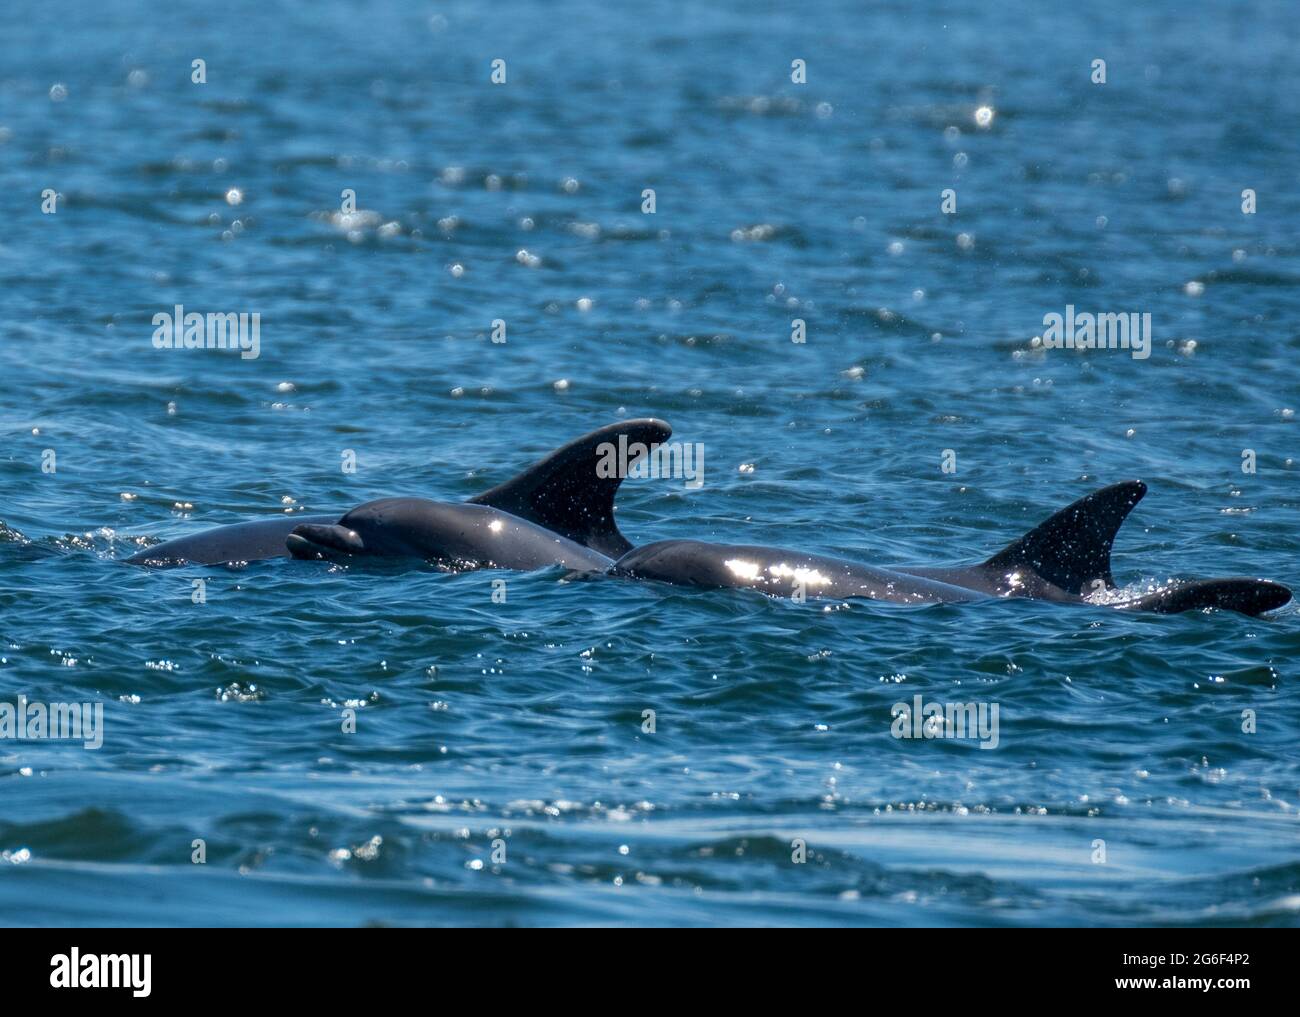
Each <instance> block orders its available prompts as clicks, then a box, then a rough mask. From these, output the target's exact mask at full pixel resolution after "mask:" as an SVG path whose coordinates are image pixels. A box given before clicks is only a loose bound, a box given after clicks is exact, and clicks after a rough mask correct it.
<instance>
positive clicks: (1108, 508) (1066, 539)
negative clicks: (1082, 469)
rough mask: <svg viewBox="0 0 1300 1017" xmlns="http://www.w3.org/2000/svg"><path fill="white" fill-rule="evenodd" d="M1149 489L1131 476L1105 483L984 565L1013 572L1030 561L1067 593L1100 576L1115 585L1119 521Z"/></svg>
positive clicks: (1081, 590)
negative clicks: (1113, 558)
mask: <svg viewBox="0 0 1300 1017" xmlns="http://www.w3.org/2000/svg"><path fill="white" fill-rule="evenodd" d="M1146 493H1147V486H1146V484H1144V483H1142V481H1140V480H1128V481H1125V482H1123V483H1121V484H1112V485H1111V486H1110V487H1103V488H1102V489H1101V490H1100V491H1094V492H1093V493H1092V494H1089V495H1086V496H1085V497H1083V498H1080V499H1079V500H1078V501H1076V502H1075V503H1074V504H1072V505H1068V506H1066V507H1065V508H1063V509H1061V511H1060V512H1058V513H1056V515H1054V516H1052V517H1051V518H1050V519H1048V520H1047V521H1046V522H1045V523H1042V524H1041V525H1039V526H1037V527H1035V528H1034V529H1032V530H1030V531H1029V532H1028V533H1026V534H1025V535H1024V536H1023V537H1021V538H1020V539H1019V540H1017V541H1016V542H1015V543H1013V544H1009V545H1008V546H1007V547H1005V548H1003V549H1002V550H1001V551H999V552H998V553H997V554H995V555H994V556H993V557H992V558H990V559H989V560H988V561H986V562H985V563H984V565H983V566H982V567H983V568H985V569H988V570H990V571H998V572H1008V573H1009V572H1013V571H1015V570H1016V569H1020V568H1025V567H1028V568H1030V569H1032V570H1033V572H1034V573H1035V574H1037V575H1038V576H1040V577H1041V578H1043V579H1044V580H1046V581H1047V582H1049V583H1051V584H1052V585H1053V586H1056V587H1058V588H1059V589H1062V590H1065V591H1066V592H1067V593H1074V594H1079V593H1085V592H1088V591H1089V587H1091V586H1092V584H1093V583H1094V581H1096V580H1098V579H1100V580H1101V581H1102V582H1104V583H1105V584H1106V587H1107V589H1110V588H1112V587H1114V585H1115V580H1114V578H1113V577H1112V576H1111V574H1110V546H1111V543H1112V542H1113V541H1114V540H1115V534H1116V533H1117V532H1118V531H1119V528H1120V524H1121V523H1123V522H1124V519H1125V517H1127V516H1128V514H1129V513H1130V512H1131V511H1132V510H1133V506H1134V505H1136V504H1137V503H1138V502H1139V501H1141V500H1142V496H1143V495H1144V494H1146Z"/></svg>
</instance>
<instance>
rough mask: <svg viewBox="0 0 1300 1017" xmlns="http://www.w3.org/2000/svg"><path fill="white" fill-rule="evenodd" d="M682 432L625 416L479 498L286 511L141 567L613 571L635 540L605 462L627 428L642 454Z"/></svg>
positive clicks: (143, 557)
mask: <svg viewBox="0 0 1300 1017" xmlns="http://www.w3.org/2000/svg"><path fill="white" fill-rule="evenodd" d="M670 434H672V428H670V427H669V426H668V425H667V424H665V423H664V422H663V421H661V420H654V419H650V418H647V419H641V420H624V421H619V422H618V423H614V424H609V425H607V426H605V427H601V428H598V429H597V430H595V431H592V432H591V433H590V434H585V435H583V436H582V437H581V438H576V439H574V440H573V441H571V442H569V443H568V444H567V445H564V446H563V447H561V448H560V449H557V450H556V451H555V452H552V453H551V454H550V455H548V456H547V457H546V458H544V459H542V460H541V461H540V462H537V463H535V464H534V465H532V466H530V467H529V468H528V469H526V470H524V472H523V473H521V474H519V475H518V476H516V477H514V478H513V479H511V480H508V481H506V482H505V483H504V484H500V485H498V486H497V487H494V488H492V489H491V490H490V491H485V492H484V493H482V494H480V495H477V496H476V497H474V498H471V499H469V501H468V502H435V501H429V500H427V499H423V498H385V499H382V500H380V501H373V502H368V503H366V504H365V505H361V506H358V507H357V508H355V509H353V510H352V511H350V512H348V513H346V514H344V515H342V516H341V517H340V516H339V515H338V514H331V515H310V516H305V515H284V516H275V517H273V518H270V519H261V520H257V521H255V522H249V523H235V524H233V525H230V526H218V527H216V528H214V529H210V530H204V531H203V532H202V533H197V534H194V535H193V536H187V537H179V538H177V539H175V540H169V541H166V542H164V543H161V544H155V545H153V546H152V547H148V548H146V549H144V550H143V551H139V552H137V553H136V554H133V555H131V557H129V558H127V559H125V560H126V561H127V562H130V563H131V564H135V565H176V564H182V563H193V564H199V565H221V564H233V563H242V562H250V561H261V560H264V559H267V558H284V557H289V556H293V557H295V558H328V559H338V558H343V557H346V556H356V555H383V556H397V555H401V556H413V557H420V558H428V559H433V560H436V561H439V562H441V563H443V564H446V565H448V566H449V567H453V568H467V567H496V568H518V569H530V568H540V567H542V566H544V565H564V566H567V567H569V568H571V569H580V570H588V569H604V568H606V567H608V566H609V565H610V564H611V562H612V560H613V559H614V558H617V557H618V556H619V555H621V554H623V553H624V552H626V551H628V550H630V549H631V547H632V545H631V543H630V542H629V541H628V540H627V538H626V537H624V536H623V534H622V533H620V532H619V530H618V526H617V525H616V524H615V522H614V496H615V494H616V493H617V492H618V487H619V484H621V483H622V482H623V478H622V477H619V476H612V477H611V476H601V475H600V474H601V471H599V470H598V469H597V464H598V463H599V461H600V460H601V459H602V458H603V456H604V455H605V448H606V446H608V445H611V444H612V445H617V443H618V441H619V438H620V436H622V437H623V438H624V440H625V442H626V443H627V444H628V446H629V449H630V451H631V456H632V458H633V459H636V458H639V457H640V455H644V454H645V452H647V451H649V450H650V447H651V446H652V445H655V444H658V443H660V442H662V441H663V440H664V439H665V438H667V437H668V436H669V435H670Z"/></svg>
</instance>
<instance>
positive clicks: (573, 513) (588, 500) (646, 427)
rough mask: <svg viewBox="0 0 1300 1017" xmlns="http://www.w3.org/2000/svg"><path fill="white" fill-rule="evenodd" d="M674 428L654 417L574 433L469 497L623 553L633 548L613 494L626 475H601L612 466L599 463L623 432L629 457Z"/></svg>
mask: <svg viewBox="0 0 1300 1017" xmlns="http://www.w3.org/2000/svg"><path fill="white" fill-rule="evenodd" d="M672 433H673V429H672V428H671V427H669V426H668V425H667V424H666V423H664V422H663V421H662V420H655V419H653V418H645V419H641V420H623V421H619V422H618V423H617V424H609V425H607V426H606V427H601V428H598V429H597V430H595V431H592V432H591V433H590V434H584V435H583V436H582V437H581V438H575V439H574V440H573V441H571V442H569V443H568V444H567V445H565V446H564V447H563V448H559V449H556V451H554V452H552V453H551V454H550V455H549V456H547V457H546V458H545V459H543V460H541V462H538V463H535V464H533V465H532V466H530V467H529V468H528V469H526V470H524V472H523V473H521V474H519V476H517V477H515V478H513V479H512V480H507V481H506V482H505V483H504V484H499V485H498V486H496V487H494V488H492V490H490V491H484V492H483V493H482V494H480V495H478V496H476V497H474V498H471V499H469V500H470V501H471V502H472V503H474V504H476V505H489V506H491V507H492V508H496V509H500V510H501V511H503V512H509V513H510V514H511V515H516V516H519V517H520V518H522V519H527V520H528V521H529V522H532V523H536V524H537V525H538V526H544V527H546V529H548V530H553V531H554V532H556V533H558V534H560V535H561V536H564V537H568V538H569V539H570V540H572V541H575V542H577V543H579V544H582V545H583V546H584V547H590V548H591V549H592V550H594V551H599V552H600V553H601V554H605V555H608V556H609V557H611V558H619V557H622V556H623V555H624V554H626V553H627V552H628V551H630V550H632V544H631V542H630V541H629V540H628V539H627V538H626V537H624V536H623V534H621V533H619V531H618V526H617V525H615V523H614V495H615V494H617V493H618V486H619V484H621V483H622V482H623V477H621V476H601V473H602V472H608V471H601V470H598V469H597V467H598V465H599V464H600V462H601V461H602V460H603V459H607V457H608V455H609V452H610V449H611V448H612V449H613V450H614V452H615V455H617V450H618V449H619V448H620V443H619V439H620V438H622V439H623V445H622V447H623V448H625V449H627V462H628V463H630V462H632V461H634V460H635V459H637V458H639V456H634V455H633V452H634V451H635V449H634V446H637V445H641V446H644V448H645V449H646V450H648V449H649V447H650V446H651V445H657V444H660V443H662V442H663V441H664V440H665V439H666V438H668V436H669V435H671V434H672Z"/></svg>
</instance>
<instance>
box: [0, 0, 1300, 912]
mask: <svg viewBox="0 0 1300 1017" xmlns="http://www.w3.org/2000/svg"><path fill="white" fill-rule="evenodd" d="M1294 13H1295V12H1294V8H1293V6H1292V5H1290V4H1285V3H1278V4H1262V5H1258V6H1253V5H1252V6H1243V5H1230V4H1226V3H1225V4H1211V5H1208V6H1198V7H1197V8H1196V9H1195V10H1194V11H1193V10H1192V9H1189V8H1188V7H1187V6H1186V5H1185V4H1180V3H1174V2H1169V0H1157V2H1152V3H1146V4H1141V5H1136V4H1128V3H1120V2H1118V0H1102V2H1099V3H1095V4H1089V5H1086V7H1077V8H1076V7H1074V6H1071V5H1058V4H1042V3H1037V2H1033V0H1010V2H1006V3H998V4H992V5H989V4H976V3H955V4H954V3H942V4H941V3H935V2H931V0H908V2H888V3H882V4H873V5H870V6H869V7H868V6H866V5H860V4H854V3H849V2H842V3H841V2H829V3H818V2H813V3H807V4H798V5H787V4H774V3H739V2H727V3H715V4H707V5H704V4H701V5H695V4H685V3H663V4H650V5H640V4H638V5H616V4H603V3H594V2H589V0H572V2H564V3H557V4H545V5H541V4H539V5H530V4H521V3H497V4H477V3H469V2H453V3H437V4H433V3H384V2H380V3H363V2H360V0H357V2H346V0H324V2H316V3H312V4H303V5H271V4H266V3H251V2H247V0H232V2H229V3H225V4H222V5H220V6H219V7H215V6H213V5H211V4H190V3H179V4H175V3H167V4H163V3H143V2H131V0H127V2H117V3H113V4H92V3H86V2H70V0H42V2H39V3H38V2H35V0H15V2H14V3H11V4H10V5H9V6H8V8H7V11H6V14H7V16H6V19H5V20H6V30H5V33H4V35H3V38H2V39H0V194H3V196H4V200H3V220H2V221H0V431H2V433H3V435H4V447H3V449H0V492H2V500H0V519H3V521H4V527H3V528H0V641H2V645H0V701H7V702H11V703H12V702H15V701H16V700H17V697H18V696H20V695H24V696H26V697H27V698H28V699H29V700H31V701H39V702H90V703H102V704H103V706H104V741H103V746H102V748H100V749H98V750H94V751H88V750H86V749H85V748H83V747H82V746H81V745H80V744H77V743H69V742H55V741H33V740H25V741H19V740H12V739H10V740H6V741H0V852H3V854H0V859H3V860H2V861H0V921H2V922H4V923H7V924H11V925H12V924H24V925H27V924H38V925H45V924H55V925H63V924H151V925H156V924H345V925H355V924H371V923H394V924H505V923H515V924H607V923H613V924H638V925H642V924H649V925H676V924H781V925H787V924H795V925H804V924H808V925H812V924H883V925H1025V924H1031V925H1040V924H1051V925H1130V924H1143V925H1197V926H1199V925H1219V924H1263V925H1289V926H1293V925H1296V924H1298V923H1300V840H1298V836H1297V835H1298V834H1300V752H1297V750H1296V748H1295V733H1296V731H1297V729H1300V691H1298V689H1297V681H1298V679H1300V676H1298V675H1297V669H1296V658H1297V655H1298V654H1300V620H1298V619H1297V616H1296V614H1295V613H1290V614H1286V613H1284V614H1283V615H1282V616H1281V617H1278V618H1274V619H1249V618H1245V617H1242V616H1238V615H1232V614H1225V613H1214V612H1195V613H1190V614H1185V615H1177V616H1156V615H1134V614H1128V613H1121V612H1116V611H1111V610H1106V609H1102V608H1090V607H1067V606H1060V605H1052V604H1044V603H1035V602H1031V601H1023V600H1022V601H1003V602H995V603H989V604H978V605H946V606H934V607H924V608H904V607H898V606H891V605H882V604H876V603H870V602H853V603H851V604H843V603H818V602H809V603H807V604H802V605H800V604H796V603H792V602H789V601H777V600H771V599H768V598H765V597H763V596H761V595H758V594H756V593H750V592H701V591H693V590H688V589H682V588H671V587H666V586H658V585H654V584H638V583H635V582H630V581H626V580H617V579H610V578H603V579H594V580H591V581H583V582H571V581H565V580H564V578H563V576H562V574H561V573H560V572H559V571H558V570H550V571H544V572H539V573H535V574H504V578H505V579H506V582H507V587H506V588H507V598H506V602H505V603H495V602H494V601H493V598H492V592H493V587H492V580H493V579H499V578H503V574H502V573H492V572H479V573H467V574H461V575H443V574H439V573H437V572H435V571H433V570H432V569H430V568H427V567H414V566H395V567H385V568H357V567H353V568H331V567H329V566H325V565H322V564H320V563H308V562H296V561H273V562H263V563H257V564H252V565H249V566H248V567H246V568H244V569H240V570H230V569H223V568H199V567H189V568H183V569H179V570H174V571H146V570H141V569H137V568H133V567H129V566H126V565H123V564H122V563H120V561H118V560H117V559H119V558H122V557H125V556H127V555H129V554H130V553H133V552H134V551H135V550H137V549H138V548H139V547H140V546H142V544H144V543H146V542H148V541H151V540H157V539H164V538H170V537H174V536H179V535H182V534H185V533H190V532H196V531H198V530H200V529H202V528H204V527H208V526H212V525H215V524H221V523H227V522H234V521H239V520H244V519H252V518H259V517H265V516H269V515H274V514H276V513H282V512H286V511H304V512H330V511H335V510H339V511H341V510H344V509H346V508H348V507H350V506H352V505H355V504H357V503H359V502H362V501H365V500H367V499H371V498H375V497H380V496H386V495H395V494H408V495H426V496H430V497H439V498H449V499H459V498H463V497H467V496H470V495H472V494H474V493H477V492H479V491H481V490H484V489H485V488H487V487H489V486H491V485H493V484H496V483H498V482H500V481H502V480H504V479H506V478H507V477H509V476H511V475H513V474H514V473H516V472H518V471H519V470H521V469H522V468H524V467H525V466H526V465H528V464H529V463H530V462H532V461H534V460H535V459H537V458H538V457H540V456H541V455H543V454H545V453H546V452H548V451H549V450H551V449H553V448H555V447H557V446H558V445H560V444H562V443H563V442H565V441H566V440H568V439H570V438H572V437H574V436H576V435H578V434H581V433H583V432H585V431H588V430H591V429H592V428H594V427H597V426H599V425H601V424H605V423H608V422H610V421H613V420H617V419H619V418H622V417H630V416H658V417H662V418H664V419H666V420H668V421H669V422H670V423H671V424H672V425H673V427H674V429H675V433H676V437H677V438H678V439H679V440H681V441H684V442H692V443H694V442H700V443H702V444H703V446H704V449H705V470H706V474H705V483H704V485H703V487H701V488H699V489H688V488H687V487H686V486H685V485H684V484H683V483H682V482H681V480H673V479H656V480H650V479H642V480H629V481H628V482H627V483H626V484H625V485H624V488H623V490H622V492H621V494H620V497H619V506H620V512H619V520H620V525H621V527H622V529H623V530H624V531H625V532H626V533H627V534H628V535H629V536H630V537H631V539H633V540H634V541H636V542H638V543H640V542H646V541H650V540H655V539H662V538H668V537H693V538H699V539H714V540H724V541H732V542H746V543H774V544H780V545H785V546H793V547H796V548H800V549H806V550H809V551H818V552H823V553H834V554H841V555H844V556H847V557H851V558H855V559H858V560H862V561H867V562H872V563H878V564H880V563H890V562H894V563H906V562H911V563H940V562H970V561H978V560H981V559H983V558H984V557H987V556H988V555H990V554H991V553H993V552H994V551H995V550H997V549H999V548H1000V547H1002V546H1003V545H1004V544H1006V543H1008V542H1009V541H1010V540H1012V539H1013V538H1015V537H1016V536H1018V535H1020V534H1021V533H1023V532H1025V531H1026V530H1028V529H1029V528H1031V527H1032V526H1033V525H1034V524H1035V523H1037V522H1039V521H1041V520H1042V519H1044V518H1046V516H1047V515H1049V514H1050V513H1051V512H1052V511H1054V510H1055V509H1057V508H1060V507H1061V506H1063V505H1065V504H1067V503H1068V502H1070V501H1072V500H1074V499H1075V498H1077V497H1079V496H1081V495H1082V494H1085V493H1087V492H1088V491H1089V490H1092V489H1094V488H1097V487H1100V486H1103V485H1105V484H1108V483H1111V482H1114V481H1118V480H1122V479H1127V478H1130V477H1140V478H1142V479H1144V480H1145V481H1146V482H1147V483H1148V484H1149V485H1150V492H1149V494H1148V495H1147V497H1146V499H1145V500H1144V501H1143V502H1142V503H1141V504H1140V505H1139V506H1138V507H1137V509H1136V510H1135V512H1134V513H1133V515H1132V517H1131V518H1130V520H1129V522H1128V523H1127V524H1126V526H1125V527H1124V528H1123V530H1122V531H1121V533H1120V536H1119V539H1118V540H1117V542H1116V549H1115V572H1116V576H1117V579H1118V581H1119V582H1120V583H1121V584H1123V585H1125V587H1126V588H1131V589H1136V588H1140V587H1141V586H1143V585H1144V584H1147V583H1151V582H1159V581H1161V580H1164V579H1167V578H1170V577H1189V576H1215V575H1252V576H1260V577H1266V578H1272V579H1276V580H1278V581H1280V582H1284V583H1288V584H1290V585H1293V586H1295V585H1300V484H1298V481H1300V464H1297V458H1300V424H1298V422H1297V420H1296V411H1297V409H1300V328H1298V326H1297V322H1300V235H1298V233H1300V231H1298V230H1297V226H1300V192H1297V189H1296V187H1295V180H1296V169H1297V166H1300V80H1297V75H1298V73H1300V70H1298V68H1297V64H1296V62H1295V59H1294V53H1295V51H1296V46H1297V43H1298V42H1300V40H1298V39H1297V36H1298V35H1300V21H1297V19H1296V18H1295V16H1294ZM196 59H202V60H204V61H205V65H206V77H207V80H206V83H203V84H195V83H193V82H192V80H191V67H192V61H193V60H196ZM495 59H502V60H504V61H505V67H506V81H505V83H504V84H493V83H492V81H491V79H490V75H491V71H492V67H491V64H492V61H493V60H495ZM796 59H799V60H804V61H806V67H807V81H806V83H804V84H795V83H793V82H792V81H791V62H792V61H793V60H796ZM1097 59H1103V60H1105V62H1106V81H1105V83H1104V84H1098V83H1094V82H1093V81H1092V80H1091V77H1092V74H1093V69H1092V68H1093V61H1094V60H1097ZM981 108H983V109H985V111H986V112H984V113H981V114H978V115H977V111H979V110H981ZM981 120H983V121H984V122H983V123H981ZM647 188H651V189H653V190H654V191H655V199H656V211H655V212H654V214H652V215H651V214H644V213H643V212H642V211H641V208H642V200H643V191H644V190H645V189H647ZM949 188H950V189H952V190H953V191H954V192H955V195H956V202H957V209H956V212H955V214H944V213H943V212H942V211H941V208H940V202H941V193H942V192H943V191H944V190H945V189H949ZM46 189H51V190H53V191H55V192H57V193H58V194H59V195H60V198H59V200H58V203H57V211H56V212H55V213H54V214H43V212H42V209H41V196H42V192H43V191H45V190H46ZM344 189H352V190H353V191H355V194H356V197H357V205H358V208H359V209H360V210H361V212H359V213H358V214H357V215H355V216H354V217H352V218H343V217H341V216H340V215H339V214H338V213H339V210H340V201H341V194H342V192H343V191H344ZM1246 189H1251V190H1253V191H1254V192H1255V194H1256V200H1257V211H1256V212H1255V213H1254V214H1244V213H1243V211H1242V202H1243V198H1242V192H1243V191H1244V190H1246ZM232 192H236V193H232ZM177 304H181V305H183V306H184V307H185V308H186V309H188V310H198V311H235V312H239V311H245V312H253V311H256V312H258V313H260V315H261V331H260V355H259V356H258V357H257V358H256V359H241V358H240V357H239V356H237V355H233V354H230V353H221V352H195V351H166V350H162V351H160V350H157V349H155V348H154V347H153V345H152V343H151V336H152V334H153V330H154V327H153V325H152V324H151V319H152V317H153V315H155V314H157V313H159V312H162V311H169V310H170V309H171V308H172V307H173V306H174V305H177ZM1068 304H1073V305H1075V306H1076V307H1077V308H1078V309H1079V310H1080V311H1092V312H1130V311H1133V312H1149V313H1150V314H1151V316H1152V323H1153V325H1152V329H1153V335H1154V343H1153V348H1152V351H1151V354H1150V356H1149V358H1147V359H1139V358H1135V357H1133V356H1131V355H1130V353H1129V352H1126V351H1123V350H1116V351H1090V352H1076V351H1068V350H1044V349H1042V348H1041V346H1035V345H1034V344H1033V338H1034V337H1035V336H1036V335H1039V334H1041V332H1042V329H1043V317H1044V315H1046V314H1049V313H1052V312H1057V313H1064V311H1065V308H1066V305H1068ZM795 318H799V319H802V320H803V321H805V322H806V328H807V341H806V342H805V343H802V344H797V343H793V342H791V328H792V325H791V323H792V321H793V319H795ZM497 319H500V320H502V321H504V322H506V323H507V336H508V338H507V341H506V342H505V343H504V344H500V343H493V342H492V341H491V338H490V331H491V328H492V323H493V321H494V320H497ZM349 449H350V450H352V451H354V452H355V453H356V456H357V462H358V468H357V470H356V472H355V473H345V472H343V470H342V469H341V468H340V465H341V457H342V456H343V453H344V450H349ZM1248 449H1249V450H1253V452H1254V454H1255V457H1256V460H1257V470H1256V472H1254V473H1245V472H1243V469H1242V463H1243V451H1244V450H1248ZM46 450H53V452H54V454H55V457H56V458H55V466H56V469H55V471H54V472H46V471H45V470H43V468H42V467H43V463H46V464H48V457H46ZM944 450H952V452H953V453H954V454H955V457H956V466H957V468H956V472H955V473H945V472H943V471H942V470H941V461H942V457H943V455H944ZM195 579H203V580H205V581H206V584H207V602H206V603H203V604H195V603H193V602H192V597H191V594H192V591H193V586H192V583H193V581H194V580H195ZM917 695H919V696H922V697H923V698H924V700H926V701H934V702H940V703H951V702H960V703H983V704H986V705H992V704H996V705H997V707H998V709H999V718H1000V730H999V738H998V744H997V747H996V748H995V749H992V750H986V749H983V748H981V747H980V743H979V742H978V741H974V740H965V741H959V740H928V741H927V740H920V741H917V740H910V739H897V738H895V737H893V735H892V734H891V719H892V718H891V707H892V706H893V704H895V703H897V702H900V701H901V702H911V701H912V697H914V696H917ZM349 710H351V711H353V712H354V713H355V716H356V731H355V733H344V731H343V726H344V721H345V718H346V716H347V715H348V714H347V711H349ZM647 710H653V711H654V718H655V725H654V727H655V730H654V732H653V733H647V732H646V731H644V730H643V723H644V721H643V717H644V716H645V713H644V711H647ZM1247 711H1250V713H1247ZM1251 717H1253V718H1254V723H1253V725H1252V724H1250V723H1248V719H1249V718H1251ZM1252 726H1253V730H1243V728H1247V729H1249V728H1252ZM196 841H202V842H203V844H204V846H205V849H206V861H205V863H204V864H195V863H194V860H193V856H194V852H195V850H196V849H195V847H194V845H195V842H196ZM799 843H803V844H806V851H807V857H806V861H804V862H803V863H802V864H800V863H797V862H796V861H794V860H793V858H794V856H795V855H796V854H797V851H798V846H799ZM494 845H495V846H494ZM502 850H504V860H502V856H501V852H502Z"/></svg>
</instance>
